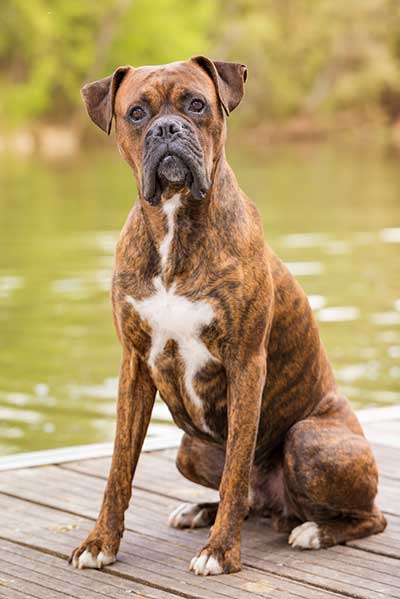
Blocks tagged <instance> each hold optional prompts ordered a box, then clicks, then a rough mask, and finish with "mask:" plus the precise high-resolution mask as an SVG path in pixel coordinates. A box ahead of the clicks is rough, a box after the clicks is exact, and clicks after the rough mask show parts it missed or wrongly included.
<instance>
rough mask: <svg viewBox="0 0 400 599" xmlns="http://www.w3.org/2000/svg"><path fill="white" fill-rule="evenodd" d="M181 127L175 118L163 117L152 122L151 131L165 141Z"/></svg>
mask: <svg viewBox="0 0 400 599" xmlns="http://www.w3.org/2000/svg"><path fill="white" fill-rule="evenodd" d="M181 129H182V125H181V123H180V122H179V121H178V120H177V119H173V118H170V117H169V118H168V117H165V118H161V119H158V120H157V122H156V123H154V125H153V127H152V131H151V132H152V135H153V136H154V137H159V138H161V139H164V140H165V141H167V140H168V139H171V138H172V137H174V135H175V134H176V133H179V131H180V130H181Z"/></svg>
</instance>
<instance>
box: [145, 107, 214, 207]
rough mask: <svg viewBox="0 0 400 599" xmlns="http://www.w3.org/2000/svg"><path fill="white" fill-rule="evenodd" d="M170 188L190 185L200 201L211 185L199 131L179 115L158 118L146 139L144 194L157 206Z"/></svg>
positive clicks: (146, 198)
mask: <svg viewBox="0 0 400 599" xmlns="http://www.w3.org/2000/svg"><path fill="white" fill-rule="evenodd" d="M167 187H168V188H170V189H171V190H177V191H178V190H181V189H184V188H187V189H189V190H190V192H191V195H192V197H193V198H194V199H196V200H202V199H203V198H204V197H205V196H206V195H207V192H208V190H209V188H210V181H209V178H208V176H207V174H206V170H205V165H204V154H203V150H202V148H201V146H200V143H199V141H198V138H197V135H196V132H195V131H194V129H193V128H192V127H191V126H190V124H189V123H187V122H186V121H184V120H183V119H181V118H179V117H160V118H158V119H157V120H156V121H155V122H154V123H153V124H152V126H151V127H150V129H149V130H148V131H147V133H146V136H145V140H144V152H143V181H142V190H143V197H144V199H145V200H146V201H147V202H149V203H150V204H152V205H156V204H158V203H159V201H160V199H161V195H162V193H163V192H164V191H165V189H167Z"/></svg>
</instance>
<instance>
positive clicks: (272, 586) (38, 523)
mask: <svg viewBox="0 0 400 599" xmlns="http://www.w3.org/2000/svg"><path fill="white" fill-rule="evenodd" d="M7 507H8V508H11V507H12V510H11V509H9V511H8V513H9V514H11V518H4V519H1V521H0V523H1V528H2V531H3V534H4V535H6V536H7V537H8V538H10V539H12V541H14V542H15V543H29V544H30V545H32V544H35V546H36V547H37V549H39V550H42V551H47V552H49V551H52V552H54V553H56V555H57V556H59V557H63V558H65V557H66V555H67V554H68V553H69V551H70V548H71V546H74V545H75V544H78V543H79V541H80V540H81V539H82V538H83V537H84V536H85V535H86V534H87V532H88V531H89V530H90V527H91V525H92V522H91V521H89V520H86V519H83V518H77V517H75V516H71V515H69V514H65V513H63V512H61V511H59V510H54V509H49V508H45V507H43V506H39V505H35V504H29V503H28V502H25V501H23V500H19V499H13V498H10V497H5V496H3V497H2V496H0V513H1V514H5V513H7V512H6V510H7ZM21 515H22V516H23V518H24V524H23V526H22V527H21V525H20V524H21ZM198 532H200V531H198ZM205 535H206V531H201V536H202V537H205ZM181 536H183V538H185V537H187V536H188V535H186V534H185V533H183V534H181ZM189 536H190V535H189ZM0 547H1V545H0ZM25 549H26V548H25ZM26 550H27V551H32V549H31V548H29V549H26ZM10 551H11V550H10ZM35 553H36V552H35ZM192 555H193V551H192V548H191V547H190V546H189V547H188V546H187V545H186V544H185V543H184V544H183V545H182V546H177V545H176V544H175V543H170V542H167V541H162V542H161V545H160V543H159V542H158V541H157V540H156V539H154V538H152V537H149V536H144V535H143V536H142V535H137V534H135V533H132V532H130V531H126V533H125V537H124V540H123V543H122V546H121V552H120V556H119V561H118V562H117V563H116V564H114V565H113V566H111V567H110V568H106V569H105V570H106V571H108V572H112V573H113V574H114V575H115V576H118V577H119V576H121V577H125V578H126V579H127V580H134V581H135V583H136V585H138V584H139V583H138V581H140V580H147V582H148V583H150V584H154V585H158V586H159V587H160V588H166V589H168V590H170V589H173V590H174V591H175V592H176V593H177V594H180V595H183V596H185V597H189V598H194V597H196V598H199V599H211V598H213V599H214V598H216V599H222V597H224V598H226V597H229V598H231V597H235V598H237V599H250V597H253V596H261V597H270V596H273V597H274V598H277V599H281V598H282V599H284V598H286V597H293V598H297V599H298V598H300V597H302V598H304V599H305V598H307V599H320V597H326V598H327V599H328V598H331V599H334V598H338V597H342V595H338V594H336V593H331V592H328V591H323V590H321V589H320V588H317V589H316V588H314V587H312V586H309V585H303V584H302V583H301V582H300V583H297V582H293V581H291V580H286V579H285V578H282V577H280V576H277V575H275V574H273V573H272V574H270V573H268V574H265V573H262V572H258V571H257V570H255V569H254V568H245V569H244V570H243V571H242V572H241V573H238V574H235V575H231V576H220V577H217V578H215V577H211V578H206V579H203V578H199V577H196V576H194V575H193V574H191V573H189V572H188V570H187V566H188V562H189V560H190V557H191V556H192ZM48 557H49V556H46V560H47V558H48ZM43 559H44V558H42V556H39V557H38V556H37V555H36V557H34V558H33V566H31V567H34V569H35V570H37V569H38V567H37V565H36V562H38V561H39V562H40V561H43ZM57 559H58V558H56V557H54V558H53V560H57ZM59 561H60V560H59ZM54 563H56V562H54ZM58 568H59V570H58V571H57V572H56V574H55V576H57V577H58V578H61V579H62V580H65V581H66V582H67V581H68V577H69V574H70V572H74V573H75V576H76V584H82V585H84V584H89V582H90V581H91V580H92V579H93V580H96V577H97V576H99V573H97V572H93V571H87V570H85V571H83V573H84V574H85V575H88V576H89V578H90V581H88V582H86V581H82V582H80V576H81V575H82V572H80V571H78V572H77V571H76V570H72V569H70V568H68V567H67V566H66V564H64V565H61V566H60V565H58ZM102 574H103V572H102V573H100V576H99V578H98V580H99V583H100V584H101V583H102V580H103V579H102ZM73 582H75V578H74V579H73ZM90 588H91V589H93V590H96V588H95V587H94V586H93V585H91V584H90ZM133 588H134V590H135V591H140V590H141V587H140V586H134V587H133ZM100 589H101V587H100ZM156 591H157V589H153V588H151V589H146V596H149V597H153V596H154V593H155V592H156ZM161 596H163V597H164V596H165V597H166V599H168V597H169V595H166V594H165V593H164V595H161Z"/></svg>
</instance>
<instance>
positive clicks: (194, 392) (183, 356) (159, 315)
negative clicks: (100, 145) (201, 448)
mask: <svg viewBox="0 0 400 599" xmlns="http://www.w3.org/2000/svg"><path fill="white" fill-rule="evenodd" d="M180 205H181V200H180V198H179V196H174V197H173V198H171V199H170V200H168V202H167V203H166V204H165V206H164V212H165V214H166V216H167V232H166V235H165V237H164V239H163V241H162V242H161V244H160V246H159V253H160V258H161V268H162V273H163V271H164V270H165V268H166V266H167V264H168V257H169V253H170V249H171V245H172V242H173V238H174V225H175V217H176V212H177V210H178V208H179V207H180ZM162 273H161V275H159V276H157V277H155V278H154V279H153V287H154V291H153V293H152V294H151V295H150V296H148V297H146V298H144V299H140V300H139V299H136V298H134V297H132V296H127V297H126V299H127V301H128V302H129V303H130V304H131V305H132V306H133V307H134V309H135V310H136V312H137V313H138V314H139V316H140V319H141V320H142V321H144V322H146V323H147V325H149V326H150V329H151V347H150V351H149V354H148V358H147V361H148V365H149V366H150V368H151V370H152V373H153V376H154V378H155V379H158V380H160V371H161V370H162V366H163V364H164V363H165V360H164V356H165V353H166V348H167V345H168V342H169V341H170V340H172V341H174V342H175V344H176V347H177V353H178V356H179V363H180V366H181V367H182V366H183V370H182V368H181V376H180V377H179V378H180V380H179V384H180V388H181V389H182V390H183V395H185V396H186V399H188V400H189V402H190V403H191V404H192V406H193V407H194V408H196V409H195V410H194V412H197V413H198V412H203V400H202V398H201V396H200V395H201V394H200V393H199V389H198V387H197V386H196V381H195V379H196V375H197V374H198V373H199V372H200V371H201V370H202V369H203V368H204V367H205V366H206V365H207V364H209V363H210V362H215V358H214V357H213V356H212V355H211V353H210V351H209V349H208V348H207V346H206V345H205V343H204V342H203V340H202V338H201V333H202V331H203V330H204V329H205V327H207V326H209V325H210V324H211V323H212V321H213V320H214V317H215V315H214V310H213V308H212V306H211V304H210V303H209V302H208V301H206V300H198V301H192V300H191V299H188V298H187V297H185V296H183V295H179V294H178V293H177V291H176V287H175V285H174V284H172V285H171V286H170V287H169V288H166V287H165V286H164V284H163V280H162ZM182 379H183V380H182ZM189 407H190V406H189ZM201 428H202V429H203V430H206V429H208V427H207V425H206V424H205V420H204V418H202V422H201ZM207 432H208V431H207Z"/></svg>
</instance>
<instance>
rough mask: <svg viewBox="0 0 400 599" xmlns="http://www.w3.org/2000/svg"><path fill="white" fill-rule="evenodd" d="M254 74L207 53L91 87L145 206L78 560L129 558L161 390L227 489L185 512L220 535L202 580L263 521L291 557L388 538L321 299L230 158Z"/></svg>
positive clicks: (136, 222)
mask: <svg viewBox="0 0 400 599" xmlns="http://www.w3.org/2000/svg"><path fill="white" fill-rule="evenodd" d="M246 77H247V70H246V68H245V66H244V65H242V64H238V63H233V62H223V61H212V60H210V59H209V58H207V57H204V56H197V57H194V58H191V59H190V60H187V61H182V62H175V63H171V64H167V65H162V66H145V67H140V68H134V67H131V66H123V67H119V68H118V69H117V70H116V71H115V72H114V73H113V74H112V75H111V76H109V77H106V78H104V79H101V80H99V81H95V82H93V83H89V84H87V85H85V86H84V87H83V89H82V96H83V100H84V102H85V104H86V109H87V112H88V114H89V117H90V118H91V119H92V120H93V121H94V123H95V124H96V125H98V126H99V127H100V128H101V129H102V130H103V131H105V132H106V133H108V134H109V133H110V130H111V124H112V121H113V119H115V131H116V141H117V146H118V149H119V151H120V153H121V155H122V156H123V158H124V159H125V160H126V161H127V163H128V164H129V166H130V167H131V168H132V170H133V173H134V175H135V178H136V182H137V187H138V196H139V197H138V200H137V202H136V204H135V205H134V207H133V208H132V210H131V212H130V213H129V216H128V219H127V221H126V223H125V225H124V227H123V229H122V232H121V235H120V238H119V241H118V244H117V249H116V261H115V270H114V273H113V280H112V293H111V296H112V304H113V314H114V321H115V326H116V330H117V334H118V337H119V340H120V343H121V346H122V360H121V367H120V375H119V393H118V404H117V428H116V437H115V445H114V453H113V458H112V463H111V469H110V473H109V478H108V482H107V485H106V489H105V493H104V499H103V503H102V506H101V510H100V514H99V516H98V520H97V522H96V524H95V526H94V528H93V530H92V532H91V533H90V534H89V536H88V538H87V539H86V540H85V541H84V542H83V543H82V544H81V545H80V546H79V547H78V548H77V549H75V551H74V552H73V554H72V556H71V561H72V564H73V565H74V566H75V567H78V568H101V567H102V566H103V565H108V564H111V563H112V562H114V561H115V559H116V555H117V551H118V548H119V544H120V541H121V537H122V534H123V531H124V513H125V511H126V509H127V508H128V504H129V500H130V496H131V486H132V479H133V476H134V473H135V468H136V464H137V461H138V458H139V455H140V452H141V448H142V444H143V441H144V438H145V435H146V431H147V427H148V424H149V421H150V416H151V412H152V408H153V404H154V399H155V396H156V392H157V391H158V392H159V393H160V395H161V397H162V399H163V400H164V401H165V402H166V404H167V406H168V408H169V410H170V412H171V414H172V417H173V419H174V421H175V423H176V424H177V425H178V427H180V428H181V429H183V431H184V436H183V439H182V442H181V445H180V448H179V451H178V455H177V462H176V463H177V468H178V470H179V471H180V472H181V473H182V474H183V475H184V476H185V477H186V478H188V479H189V480H191V481H194V482H195V483H198V484H200V485H204V486H206V487H209V488H211V489H217V490H219V495H220V501H219V503H209V504H198V505H188V504H184V505H183V506H179V507H178V508H177V509H176V510H175V511H174V512H173V513H172V514H171V516H170V519H169V524H170V526H173V527H176V528H184V527H192V528H195V527H200V526H212V528H211V531H210V535H209V538H208V542H207V545H206V546H205V547H203V548H202V549H201V550H200V551H199V553H198V554H197V555H196V556H195V557H194V558H193V559H192V561H191V564H190V569H191V570H192V571H193V572H194V573H195V574H198V575H209V574H221V573H230V572H237V571H238V570H240V536H241V528H242V524H243V521H244V518H245V517H247V515H248V514H249V513H250V514H251V513H260V514H263V515H269V516H270V517H271V518H272V524H273V525H274V526H275V528H276V529H278V530H281V531H284V532H287V533H288V534H289V537H288V542H289V544H290V545H291V546H292V547H294V548H302V549H319V548H322V547H329V546H332V545H335V544H337V543H343V542H345V541H349V540H352V539H357V538H361V537H364V536H367V535H370V534H374V533H378V532H381V531H383V530H384V528H385V526H386V521H385V518H384V516H383V515H382V513H381V512H380V511H379V509H378V507H377V506H376V504H375V496H376V493H377V480H378V473H377V467H376V463H375V459H374V456H373V454H372V451H371V449H370V447H369V445H368V443H367V441H366V439H365V437H364V435H363V431H362V429H361V426H360V424H359V422H358V420H357V417H356V415H355V413H354V412H353V410H352V408H351V406H350V404H349V403H348V401H347V399H346V398H345V397H343V395H341V393H340V391H339V390H338V388H337V386H336V383H335V380H334V376H333V373H332V369H331V366H330V364H329V361H328V358H327V355H326V352H325V349H324V347H323V345H322V343H321V340H320V336H319V332H318V327H317V324H316V320H315V318H314V315H313V312H312V310H311V308H310V305H309V303H308V300H307V297H306V295H305V293H304V291H303V290H302V288H301V287H300V285H299V284H298V283H297V281H296V280H295V279H294V277H293V276H292V275H291V273H290V272H289V271H288V269H287V268H286V266H285V265H284V264H283V263H282V262H281V261H280V260H279V258H278V257H277V256H276V255H275V254H274V252H273V251H272V250H271V249H270V248H269V247H268V245H267V244H266V243H265V240H264V234H263V228H262V223H261V218H260V215H259V213H258V211H257V209H256V207H255V205H254V204H253V202H252V201H251V200H250V199H249V198H248V197H247V196H246V195H245V194H244V193H243V191H242V190H241V189H240V187H239V186H238V183H237V181H236V178H235V175H234V173H233V172H232V170H231V168H230V167H229V165H228V163H227V160H226V158H225V150H224V147H225V139H226V120H227V116H228V115H229V114H230V113H231V112H232V111H233V110H234V109H235V108H236V107H237V106H238V104H239V103H240V101H241V99H242V97H243V94H244V84H245V81H246Z"/></svg>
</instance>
